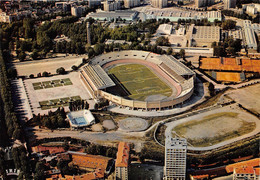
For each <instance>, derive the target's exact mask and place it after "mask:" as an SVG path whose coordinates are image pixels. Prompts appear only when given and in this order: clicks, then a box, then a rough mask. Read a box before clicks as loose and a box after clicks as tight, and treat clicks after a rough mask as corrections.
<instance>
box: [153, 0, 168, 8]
mask: <svg viewBox="0 0 260 180" xmlns="http://www.w3.org/2000/svg"><path fill="white" fill-rule="evenodd" d="M152 6H153V7H155V8H164V7H167V6H168V1H167V0H152Z"/></svg>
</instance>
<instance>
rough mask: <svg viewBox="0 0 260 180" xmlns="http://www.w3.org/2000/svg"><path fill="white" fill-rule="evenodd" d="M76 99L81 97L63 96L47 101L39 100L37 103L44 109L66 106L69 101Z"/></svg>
mask: <svg viewBox="0 0 260 180" xmlns="http://www.w3.org/2000/svg"><path fill="white" fill-rule="evenodd" d="M76 100H81V97H80V96H72V97H65V98H60V99H52V100H48V101H41V102H39V104H40V106H41V109H42V110H46V109H52V108H58V107H63V106H68V105H69V102H70V101H76Z"/></svg>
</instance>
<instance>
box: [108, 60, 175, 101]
mask: <svg viewBox="0 0 260 180" xmlns="http://www.w3.org/2000/svg"><path fill="white" fill-rule="evenodd" d="M108 73H109V74H110V77H111V75H112V78H113V80H114V81H115V82H116V84H119V85H120V86H121V87H122V88H123V89H124V90H125V91H126V92H127V94H128V97H129V98H131V99H134V100H139V101H145V100H146V98H147V97H148V96H151V95H162V96H167V97H169V96H171V94H172V89H171V88H170V87H169V86H168V85H167V84H166V83H164V82H163V81H162V80H161V79H160V78H159V77H157V75H155V74H154V73H153V72H152V71H151V70H150V69H149V68H147V67H146V66H144V65H140V64H122V65H118V66H115V67H113V68H111V69H109V71H108Z"/></svg>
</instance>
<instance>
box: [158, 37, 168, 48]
mask: <svg viewBox="0 0 260 180" xmlns="http://www.w3.org/2000/svg"><path fill="white" fill-rule="evenodd" d="M156 45H157V46H170V45H171V44H170V43H169V39H168V38H167V37H164V36H161V37H159V38H157V39H156Z"/></svg>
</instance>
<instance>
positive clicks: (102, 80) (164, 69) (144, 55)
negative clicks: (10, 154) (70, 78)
mask: <svg viewBox="0 0 260 180" xmlns="http://www.w3.org/2000/svg"><path fill="white" fill-rule="evenodd" d="M127 64H139V65H142V66H145V67H147V68H148V69H149V70H151V71H152V74H155V75H156V76H157V77H158V78H159V79H160V80H161V81H163V82H164V83H166V84H167V87H168V86H169V87H170V88H171V89H172V95H170V96H168V97H167V98H164V99H160V100H154V101H151V100H149V101H148V100H144V101H143V100H141V101H140V100H137V99H131V98H126V97H121V96H120V95H118V94H113V93H111V92H109V91H108V89H111V88H116V87H117V86H116V85H117V83H118V82H120V81H118V80H117V82H116V81H115V79H114V78H112V77H111V75H109V73H108V71H109V69H111V68H113V67H115V66H117V65H127ZM80 78H81V80H82V82H83V83H84V85H85V86H86V87H87V89H88V90H89V91H90V93H91V94H92V96H93V98H95V99H99V98H104V99H107V100H109V101H110V103H112V104H115V105H118V106H120V107H129V108H131V109H144V110H152V109H156V110H163V109H168V108H173V107H175V105H177V104H182V103H183V102H184V101H186V100H188V99H189V98H190V97H191V95H192V94H193V90H194V81H195V73H194V72H193V71H192V70H190V69H189V68H188V67H186V66H185V65H184V64H182V63H181V62H179V61H178V60H177V59H175V58H174V57H173V56H168V55H158V54H155V53H152V52H146V51H137V50H131V51H117V52H111V53H107V54H102V55H100V56H96V57H94V58H93V59H91V60H90V62H89V64H87V65H86V66H84V67H83V68H82V69H81V71H80ZM140 78H142V77H140ZM112 79H113V80H112ZM140 81H142V79H141V80H140ZM133 83H135V82H133ZM149 88H150V89H152V88H154V87H146V89H148V90H147V91H149ZM159 88H161V87H160V86H159ZM125 89H127V88H125ZM114 91H117V90H114ZM126 91H127V90H126ZM138 91H139V92H140V91H145V88H143V89H139V90H138ZM150 91H152V90H150Z"/></svg>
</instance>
